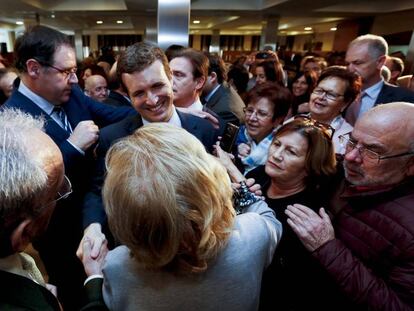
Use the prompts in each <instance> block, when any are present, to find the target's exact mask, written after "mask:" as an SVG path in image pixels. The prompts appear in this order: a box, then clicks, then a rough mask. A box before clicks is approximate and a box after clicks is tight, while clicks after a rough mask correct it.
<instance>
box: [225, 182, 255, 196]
mask: <svg viewBox="0 0 414 311" xmlns="http://www.w3.org/2000/svg"><path fill="white" fill-rule="evenodd" d="M244 182H245V183H246V186H247V187H249V191H250V192H253V193H254V194H255V195H257V196H262V187H261V186H260V185H259V184H256V183H255V182H256V181H255V180H254V178H248V179H246V180H245V181H244ZM231 186H232V187H233V189H239V188H240V183H232V184H231Z"/></svg>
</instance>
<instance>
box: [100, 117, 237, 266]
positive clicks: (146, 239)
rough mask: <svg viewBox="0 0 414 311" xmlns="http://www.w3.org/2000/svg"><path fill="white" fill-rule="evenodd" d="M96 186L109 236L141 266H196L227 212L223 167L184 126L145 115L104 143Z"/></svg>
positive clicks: (218, 241)
mask: <svg viewBox="0 0 414 311" xmlns="http://www.w3.org/2000/svg"><path fill="white" fill-rule="evenodd" d="M106 165H107V170H108V173H107V178H106V180H105V185H104V189H103V198H104V203H105V209H106V212H107V215H108V221H109V225H110V228H111V231H112V232H113V234H114V236H115V237H116V238H117V239H118V240H119V241H120V242H121V243H122V244H124V245H126V246H128V247H129V249H130V250H131V253H132V255H133V257H134V258H135V259H136V261H137V262H138V263H139V264H140V265H141V266H142V267H145V268H153V269H165V270H169V271H173V272H184V273H189V272H190V273H191V272H201V271H204V270H205V269H206V268H207V264H208V261H209V260H211V259H212V258H214V257H215V256H216V255H217V254H218V253H219V252H220V250H221V249H222V248H223V247H224V245H225V243H226V241H227V239H228V237H229V234H230V232H231V228H232V225H233V220H234V210H233V207H232V202H231V197H232V190H231V187H230V180H229V178H228V176H227V173H226V170H225V169H224V167H222V166H221V164H220V163H219V162H218V161H217V160H216V159H215V158H214V157H213V156H211V155H209V154H207V153H206V151H205V149H204V147H203V145H202V144H201V143H200V142H199V141H198V140H197V139H196V138H195V137H194V136H192V135H191V134H189V133H188V132H186V131H185V130H183V129H180V128H178V127H175V126H172V125H168V124H165V123H152V124H149V125H146V126H144V127H142V128H140V129H138V130H137V131H136V132H135V133H134V134H133V135H131V136H129V137H127V138H125V139H123V140H121V141H119V142H118V143H116V144H115V145H114V146H112V148H111V149H110V150H109V152H108V155H107V158H106Z"/></svg>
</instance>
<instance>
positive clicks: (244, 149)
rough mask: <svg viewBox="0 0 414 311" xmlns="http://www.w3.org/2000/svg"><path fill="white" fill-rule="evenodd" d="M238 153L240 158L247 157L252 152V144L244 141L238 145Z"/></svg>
mask: <svg viewBox="0 0 414 311" xmlns="http://www.w3.org/2000/svg"><path fill="white" fill-rule="evenodd" d="M237 153H238V154H239V158H240V159H243V158H245V157H247V156H248V155H249V154H250V146H249V145H248V144H244V143H241V144H239V145H238V146H237Z"/></svg>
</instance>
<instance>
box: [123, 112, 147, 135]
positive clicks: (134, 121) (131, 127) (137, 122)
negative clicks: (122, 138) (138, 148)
mask: <svg viewBox="0 0 414 311" xmlns="http://www.w3.org/2000/svg"><path fill="white" fill-rule="evenodd" d="M143 125H144V123H143V122H142V117H141V115H139V114H137V115H136V116H133V117H132V118H131V119H130V122H128V123H127V124H126V126H125V130H126V132H127V133H128V134H127V135H131V134H133V133H134V132H135V131H136V130H137V129H139V128H140V127H141V126H143Z"/></svg>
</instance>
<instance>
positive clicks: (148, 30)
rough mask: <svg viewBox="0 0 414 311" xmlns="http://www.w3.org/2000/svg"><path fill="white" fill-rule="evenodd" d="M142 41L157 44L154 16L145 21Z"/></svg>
mask: <svg viewBox="0 0 414 311" xmlns="http://www.w3.org/2000/svg"><path fill="white" fill-rule="evenodd" d="M144 39H145V41H148V42H151V43H153V44H157V19H156V18H155V16H152V17H150V18H147V19H146V24H145V33H144Z"/></svg>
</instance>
